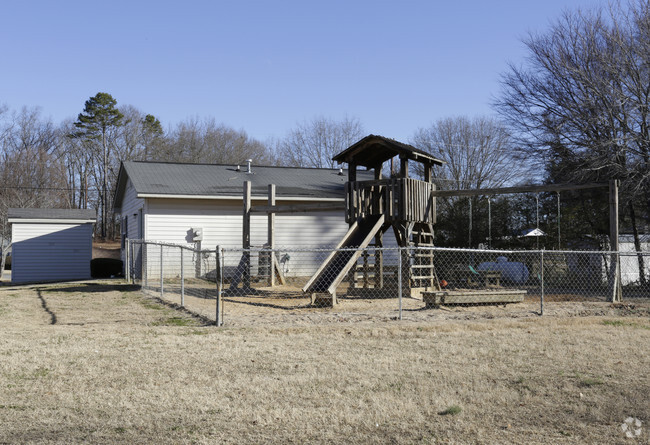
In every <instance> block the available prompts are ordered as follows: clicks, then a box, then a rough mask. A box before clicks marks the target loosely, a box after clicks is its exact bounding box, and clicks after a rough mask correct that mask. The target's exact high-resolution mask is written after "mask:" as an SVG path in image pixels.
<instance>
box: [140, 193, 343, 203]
mask: <svg viewBox="0 0 650 445" xmlns="http://www.w3.org/2000/svg"><path fill="white" fill-rule="evenodd" d="M137 197H138V198H156V199H158V198H160V199H211V200H219V199H223V200H232V201H241V200H242V199H243V196H232V195H229V196H217V195H161V194H156V193H138V194H137ZM251 199H252V200H254V201H266V200H267V199H268V197H266V196H252V197H251ZM276 200H278V201H323V202H344V201H345V199H344V198H314V197H311V196H304V197H300V196H288V197H284V196H276Z"/></svg>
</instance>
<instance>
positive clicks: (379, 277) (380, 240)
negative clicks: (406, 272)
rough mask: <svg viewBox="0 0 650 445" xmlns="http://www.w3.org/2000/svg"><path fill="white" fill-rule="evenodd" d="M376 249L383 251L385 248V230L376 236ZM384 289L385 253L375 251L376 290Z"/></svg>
mask: <svg viewBox="0 0 650 445" xmlns="http://www.w3.org/2000/svg"><path fill="white" fill-rule="evenodd" d="M375 247H376V248H378V249H381V248H383V247H384V232H383V228H382V230H380V231H379V232H377V235H375ZM383 288H384V251H383V250H375V289H383Z"/></svg>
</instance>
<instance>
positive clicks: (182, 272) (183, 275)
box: [179, 247, 185, 307]
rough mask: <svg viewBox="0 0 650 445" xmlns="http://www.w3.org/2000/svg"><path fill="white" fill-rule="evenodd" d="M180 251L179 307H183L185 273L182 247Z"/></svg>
mask: <svg viewBox="0 0 650 445" xmlns="http://www.w3.org/2000/svg"><path fill="white" fill-rule="evenodd" d="M179 249H181V307H185V271H184V269H183V250H184V249H183V247H179Z"/></svg>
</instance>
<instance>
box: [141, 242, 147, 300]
mask: <svg viewBox="0 0 650 445" xmlns="http://www.w3.org/2000/svg"><path fill="white" fill-rule="evenodd" d="M140 249H141V250H142V275H143V281H144V288H145V289H148V288H149V265H148V264H147V262H148V258H147V256H148V252H149V245H148V244H147V243H146V242H144V241H142V243H141V244H140Z"/></svg>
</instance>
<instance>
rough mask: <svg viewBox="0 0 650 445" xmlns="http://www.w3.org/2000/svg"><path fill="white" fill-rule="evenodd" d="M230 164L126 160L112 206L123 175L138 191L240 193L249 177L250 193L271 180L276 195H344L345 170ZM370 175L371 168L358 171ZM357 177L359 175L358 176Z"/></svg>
mask: <svg viewBox="0 0 650 445" xmlns="http://www.w3.org/2000/svg"><path fill="white" fill-rule="evenodd" d="M236 167H237V166H236V165H233V164H227V165H219V164H181V163H166V162H139V161H126V162H123V163H122V166H121V167H120V172H119V175H118V180H117V187H116V190H115V200H114V202H115V204H114V208H115V209H120V208H121V206H122V198H123V196H124V191H125V189H126V180H127V178H128V179H130V180H131V182H132V183H133V186H134V187H135V190H136V193H137V194H138V195H163V196H165V195H167V196H170V197H172V196H191V197H197V198H201V197H203V196H205V197H207V196H210V197H221V196H223V197H241V196H242V190H243V184H244V182H245V181H251V185H252V195H253V196H256V195H257V196H266V194H267V189H268V185H269V184H275V186H276V196H277V197H278V198H287V197H292V198H304V199H306V200H309V199H317V198H340V199H343V197H344V188H343V186H344V184H345V182H346V181H347V177H348V176H347V170H344V171H343V174H339V170H338V169H326V168H297V167H268V166H258V165H253V166H252V167H251V172H252V173H247V166H246V165H240V171H237V168H236ZM359 173H360V174H361V175H362V176H361V178H364V176H365V175H367V178H364V179H372V178H373V177H374V176H373V174H372V172H370V171H369V172H367V173H366V172H359ZM361 178H360V179H361Z"/></svg>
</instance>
